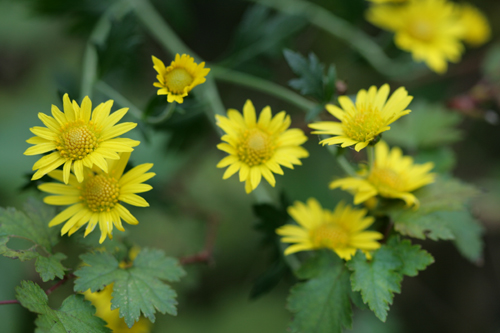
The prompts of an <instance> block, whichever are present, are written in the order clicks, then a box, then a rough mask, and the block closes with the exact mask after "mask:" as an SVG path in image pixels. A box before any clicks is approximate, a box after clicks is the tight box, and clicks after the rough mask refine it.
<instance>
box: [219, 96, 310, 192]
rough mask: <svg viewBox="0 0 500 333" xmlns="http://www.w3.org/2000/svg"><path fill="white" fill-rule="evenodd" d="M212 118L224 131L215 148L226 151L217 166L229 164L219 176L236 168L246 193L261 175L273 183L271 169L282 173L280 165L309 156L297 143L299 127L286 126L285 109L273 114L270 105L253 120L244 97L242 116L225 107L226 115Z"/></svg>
mask: <svg viewBox="0 0 500 333" xmlns="http://www.w3.org/2000/svg"><path fill="white" fill-rule="evenodd" d="M216 119H217V125H218V126H219V127H220V128H222V130H224V132H226V135H223V136H222V138H221V139H222V141H225V142H224V143H220V144H218V145H217V148H219V149H220V150H222V151H225V152H226V153H228V154H229V156H226V157H225V158H223V159H222V160H221V161H220V162H219V164H217V167H218V168H224V167H227V166H229V167H228V168H227V170H226V172H225V173H224V175H223V177H222V178H223V179H227V178H229V177H231V176H232V175H233V174H235V173H236V172H238V171H239V172H240V173H239V175H240V181H241V182H243V181H244V182H245V190H246V192H247V193H250V192H252V191H253V190H254V189H255V188H257V186H258V185H259V183H260V181H261V178H262V177H264V178H265V179H266V180H267V181H268V182H269V184H271V186H274V185H275V183H276V179H275V178H274V175H273V172H274V173H277V174H280V175H282V174H283V170H282V169H281V166H280V165H283V166H285V167H287V168H290V169H293V165H294V164H296V165H301V164H302V163H301V162H300V160H299V158H305V157H308V156H309V153H308V152H307V150H305V149H304V148H302V147H301V146H300V145H301V144H303V143H304V142H306V141H307V137H306V136H305V135H304V132H302V130H300V129H297V128H292V129H288V127H289V126H290V123H291V119H290V116H288V115H286V113H285V111H281V112H279V113H278V114H277V115H275V116H274V117H273V116H272V114H271V108H270V107H269V106H266V107H265V108H264V109H263V110H262V112H261V113H260V115H259V119H258V120H257V119H256V114H255V108H254V106H253V104H252V102H251V101H250V100H247V101H246V103H245V105H244V106H243V115H242V114H241V113H240V112H239V111H238V110H234V109H229V110H228V111H227V117H224V116H219V115H217V116H216Z"/></svg>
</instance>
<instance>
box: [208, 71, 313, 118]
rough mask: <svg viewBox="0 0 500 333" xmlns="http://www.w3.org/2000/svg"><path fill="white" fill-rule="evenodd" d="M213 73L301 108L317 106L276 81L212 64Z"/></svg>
mask: <svg viewBox="0 0 500 333" xmlns="http://www.w3.org/2000/svg"><path fill="white" fill-rule="evenodd" d="M212 75H213V76H214V77H215V78H216V79H219V80H221V81H226V82H230V83H236V84H239V85H242V86H245V87H248V88H252V89H255V90H258V91H262V92H264V93H267V94H269V95H273V96H276V97H278V98H280V99H282V100H284V101H287V102H289V103H291V104H293V105H295V106H298V107H299V108H301V109H304V110H305V111H309V110H310V109H312V108H313V107H314V106H316V103H314V102H312V101H310V100H308V99H306V98H304V97H302V96H301V95H299V94H297V93H295V92H293V91H291V90H289V89H286V88H283V87H282V86H280V85H278V84H276V83H274V82H271V81H268V80H265V79H261V78H258V77H255V76H252V75H249V74H245V73H241V72H237V71H234V70H230V69H226V68H222V67H216V66H212Z"/></svg>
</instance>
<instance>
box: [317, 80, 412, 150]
mask: <svg viewBox="0 0 500 333" xmlns="http://www.w3.org/2000/svg"><path fill="white" fill-rule="evenodd" d="M388 96H389V85H388V84H384V85H383V86H382V87H380V89H379V90H378V91H377V88H376V87H375V86H371V87H370V89H368V91H366V90H364V89H361V90H360V91H359V92H358V95H357V96H356V104H353V102H352V101H351V99H350V98H349V97H347V96H340V97H339V103H340V106H341V108H339V107H337V106H335V105H332V104H327V105H326V109H327V110H328V112H330V113H331V114H332V115H333V116H334V117H336V118H337V119H338V120H340V122H334V121H321V122H317V123H313V124H310V125H309V127H311V128H313V129H316V130H318V131H314V132H312V133H313V134H329V135H335V136H334V137H331V138H328V139H324V140H322V141H320V143H321V144H323V145H326V144H328V145H334V144H342V147H348V146H352V145H355V146H354V149H356V151H360V150H361V149H363V148H365V147H366V146H368V144H369V143H370V141H372V140H373V139H375V137H376V136H377V135H379V134H380V133H382V132H385V131H387V130H389V129H390V127H389V126H388V125H389V124H391V123H393V122H394V121H396V120H397V119H399V118H400V117H402V116H404V115H406V114H408V113H410V110H405V109H406V107H407V106H408V104H410V102H411V100H412V99H413V97H412V96H408V92H407V91H406V90H405V88H403V87H400V88H399V89H397V90H396V91H395V92H394V93H393V94H392V96H391V98H389V100H387V97H388Z"/></svg>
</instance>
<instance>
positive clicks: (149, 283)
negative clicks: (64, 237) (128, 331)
mask: <svg viewBox="0 0 500 333" xmlns="http://www.w3.org/2000/svg"><path fill="white" fill-rule="evenodd" d="M80 258H81V259H82V260H83V262H84V263H85V264H86V266H83V267H82V268H80V269H79V270H77V271H76V272H75V275H76V276H78V279H77V280H76V282H75V291H79V292H83V291H86V290H88V289H90V290H91V291H92V292H94V291H96V290H98V289H101V288H103V287H104V286H105V285H109V284H111V283H114V285H113V294H112V296H113V299H112V301H111V303H112V305H111V309H112V310H114V309H117V308H119V309H120V317H123V318H124V319H125V322H126V323H127V325H128V326H129V327H132V325H133V324H134V322H135V321H137V320H139V316H140V314H141V312H142V313H143V315H144V316H145V317H146V318H148V319H149V320H150V321H152V322H154V321H155V316H154V313H155V312H156V310H158V311H160V312H161V313H168V314H171V315H176V314H177V309H176V305H177V301H176V300H175V298H176V296H177V295H176V293H175V291H174V290H173V289H172V288H170V286H168V285H167V284H165V283H163V282H162V281H161V280H167V281H170V282H174V281H178V280H179V279H180V278H181V277H182V276H183V275H184V274H185V273H184V270H183V269H182V267H180V265H179V263H178V261H177V259H173V258H167V257H165V254H164V253H163V251H160V250H150V249H143V250H142V251H141V252H140V253H139V254H138V255H137V257H136V258H135V260H134V262H133V264H132V266H131V267H128V268H120V267H119V262H118V260H116V258H115V257H113V256H112V255H111V254H109V253H88V254H84V255H82V256H80Z"/></svg>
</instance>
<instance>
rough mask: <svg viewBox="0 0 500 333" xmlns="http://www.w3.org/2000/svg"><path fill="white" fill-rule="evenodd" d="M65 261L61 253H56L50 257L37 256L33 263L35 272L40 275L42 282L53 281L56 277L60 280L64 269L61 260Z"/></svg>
mask: <svg viewBox="0 0 500 333" xmlns="http://www.w3.org/2000/svg"><path fill="white" fill-rule="evenodd" d="M64 259H66V256H65V255H64V254H62V253H59V252H58V253H56V254H53V255H51V256H50V257H43V256H39V257H38V258H37V259H36V262H35V270H36V271H37V272H38V273H39V274H40V277H41V278H42V281H43V282H47V281H50V280H54V279H55V277H56V276H57V277H58V278H60V279H62V278H63V277H64V271H65V270H66V268H64V266H63V265H62V264H61V260H64Z"/></svg>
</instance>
